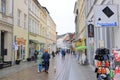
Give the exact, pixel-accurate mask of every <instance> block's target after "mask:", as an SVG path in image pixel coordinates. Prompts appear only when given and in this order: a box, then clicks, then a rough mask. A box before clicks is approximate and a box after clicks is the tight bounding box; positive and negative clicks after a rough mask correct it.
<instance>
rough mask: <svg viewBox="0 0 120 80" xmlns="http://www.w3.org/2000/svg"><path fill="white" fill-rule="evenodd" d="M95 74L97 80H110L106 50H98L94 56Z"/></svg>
mask: <svg viewBox="0 0 120 80" xmlns="http://www.w3.org/2000/svg"><path fill="white" fill-rule="evenodd" d="M95 65H96V69H95V72H96V74H97V80H111V77H110V52H109V49H107V48H98V49H97V50H96V54H95Z"/></svg>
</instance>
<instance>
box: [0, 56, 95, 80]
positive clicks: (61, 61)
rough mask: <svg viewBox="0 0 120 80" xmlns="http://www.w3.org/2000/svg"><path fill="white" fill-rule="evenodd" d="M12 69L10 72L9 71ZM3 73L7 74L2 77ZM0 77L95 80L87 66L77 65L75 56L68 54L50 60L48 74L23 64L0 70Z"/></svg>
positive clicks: (22, 79) (26, 79)
mask: <svg viewBox="0 0 120 80" xmlns="http://www.w3.org/2000/svg"><path fill="white" fill-rule="evenodd" d="M28 64H29V65H28ZM19 66H22V67H23V66H26V67H23V68H20V67H19ZM14 67H15V69H13V70H12V71H10V70H9V69H12V68H14ZM4 71H8V73H6V74H4V75H2V74H3V73H4ZM1 72H2V73H1ZM0 75H1V76H0V80H96V78H95V73H94V71H93V70H92V68H91V67H90V66H89V65H80V64H78V62H77V60H76V58H75V56H73V55H70V54H69V55H66V56H65V57H61V55H56V57H55V58H51V60H50V69H49V73H48V74H47V73H45V72H41V73H38V72H37V64H36V63H34V62H30V63H29V62H25V63H21V64H20V65H15V66H12V67H8V68H4V69H3V70H0Z"/></svg>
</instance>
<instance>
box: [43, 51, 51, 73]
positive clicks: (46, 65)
mask: <svg viewBox="0 0 120 80" xmlns="http://www.w3.org/2000/svg"><path fill="white" fill-rule="evenodd" d="M42 58H43V60H44V67H45V72H46V73H48V69H49V59H50V54H48V50H45V52H44V54H43V56H42Z"/></svg>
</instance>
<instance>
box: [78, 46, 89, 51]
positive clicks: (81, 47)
mask: <svg viewBox="0 0 120 80" xmlns="http://www.w3.org/2000/svg"><path fill="white" fill-rule="evenodd" d="M86 48H87V46H78V47H77V48H76V49H77V50H85V49H86Z"/></svg>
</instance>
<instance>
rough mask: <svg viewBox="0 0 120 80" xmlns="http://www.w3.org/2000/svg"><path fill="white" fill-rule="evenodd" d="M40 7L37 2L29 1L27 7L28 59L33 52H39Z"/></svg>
mask: <svg viewBox="0 0 120 80" xmlns="http://www.w3.org/2000/svg"><path fill="white" fill-rule="evenodd" d="M40 7H41V5H40V4H39V2H38V1H37V0H29V5H28V19H29V20H28V24H29V25H28V28H29V31H28V32H29V33H28V39H29V57H32V56H34V52H35V50H37V51H39V50H40V39H41V37H40V16H41V15H40Z"/></svg>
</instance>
